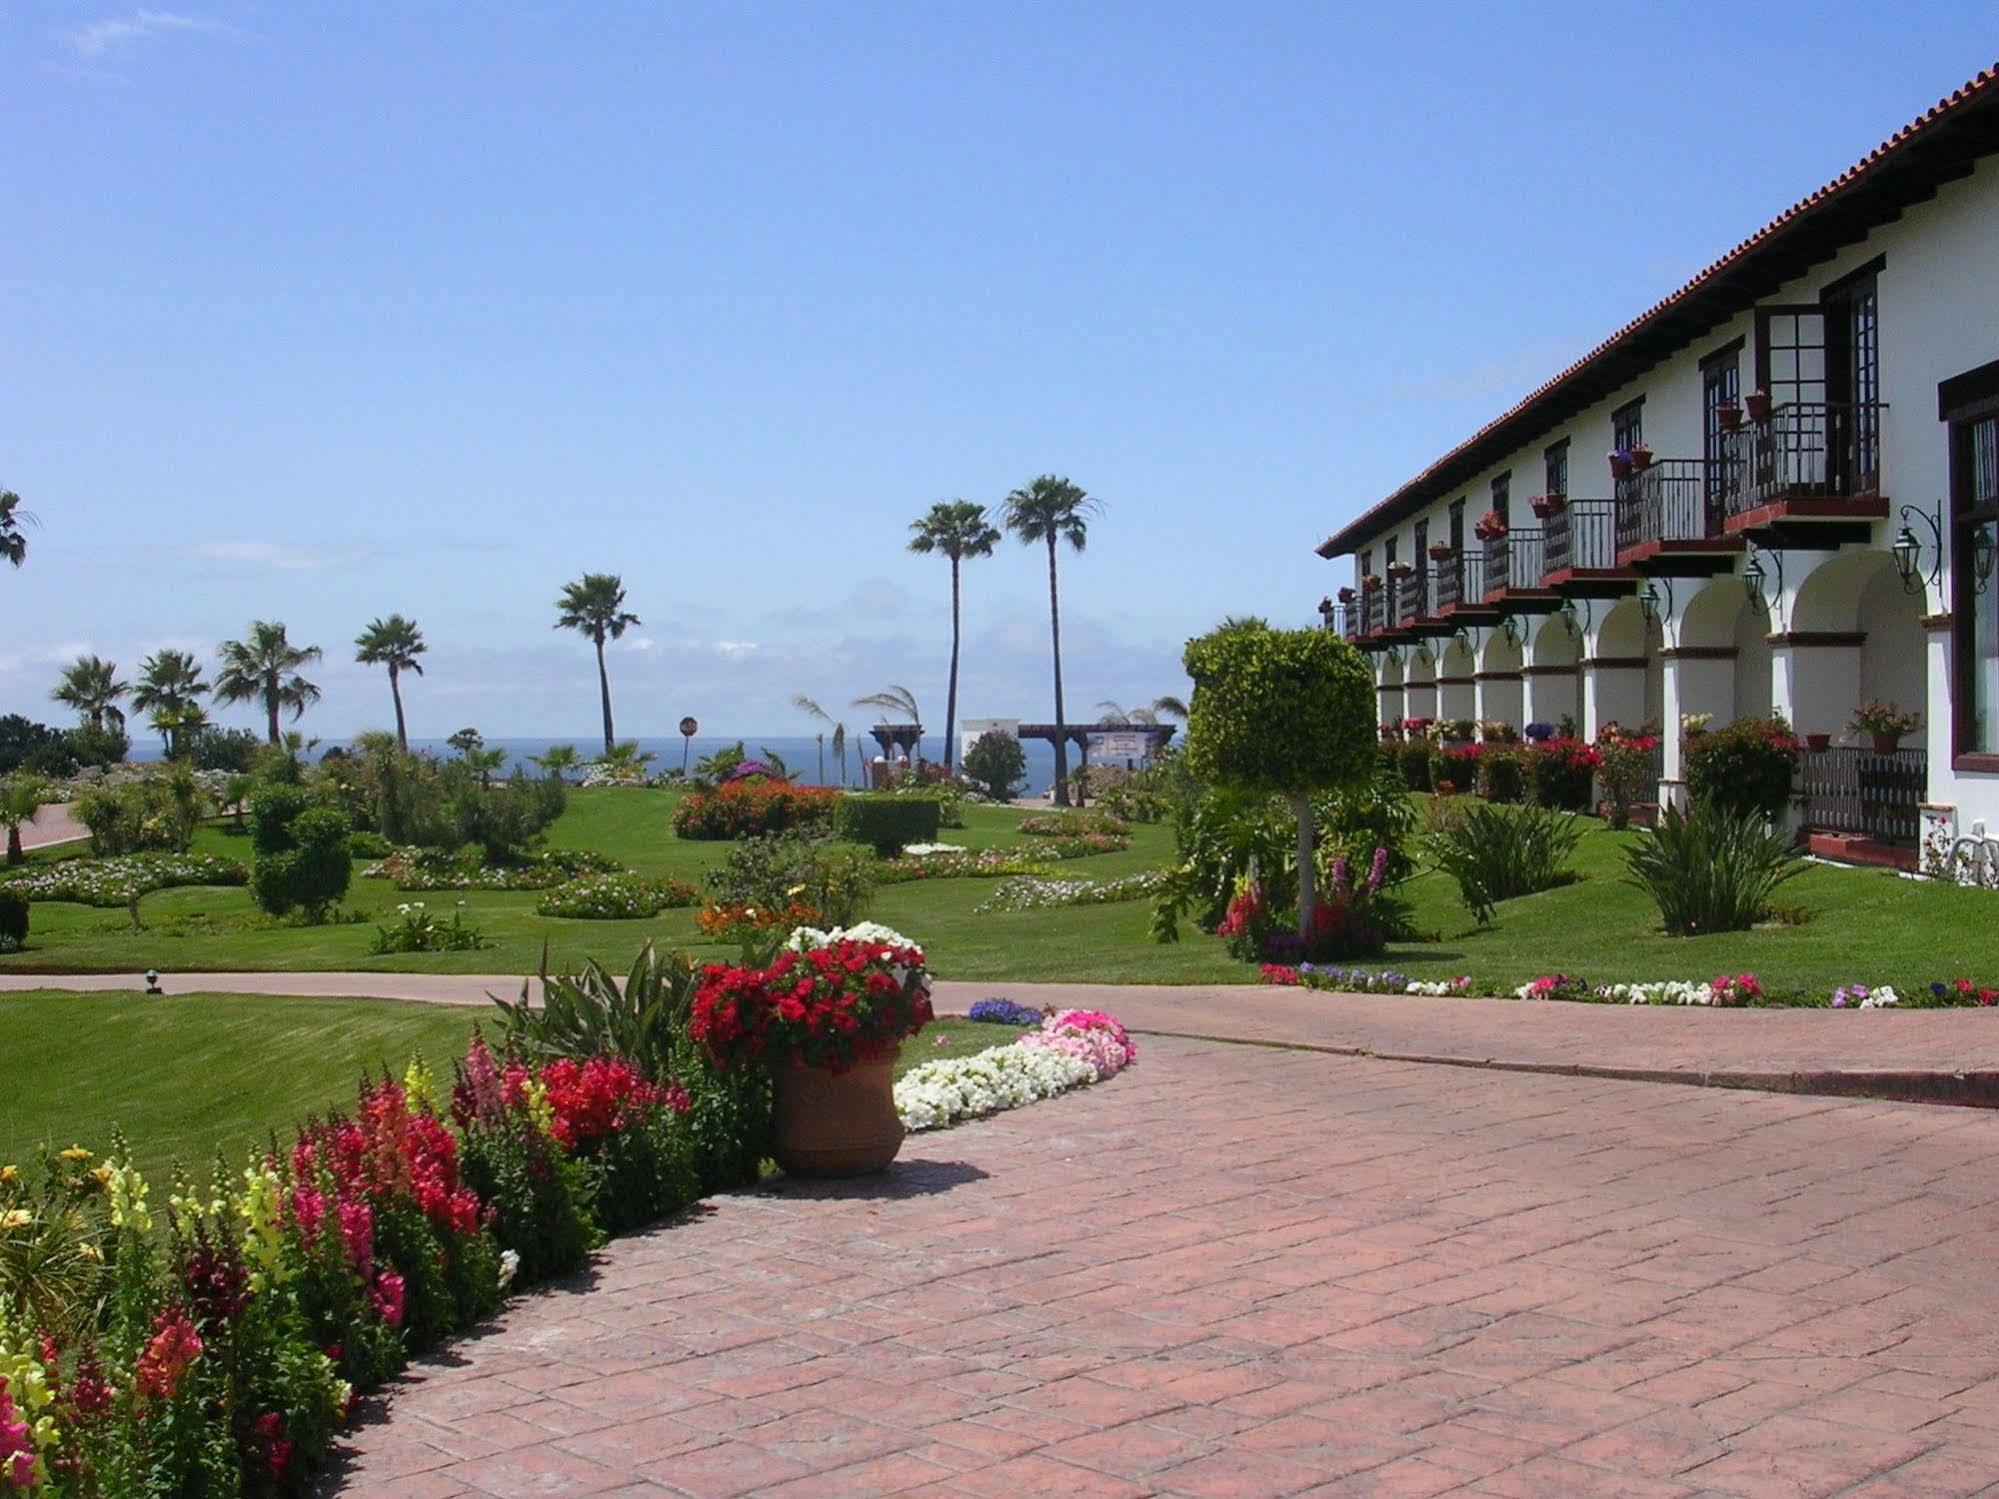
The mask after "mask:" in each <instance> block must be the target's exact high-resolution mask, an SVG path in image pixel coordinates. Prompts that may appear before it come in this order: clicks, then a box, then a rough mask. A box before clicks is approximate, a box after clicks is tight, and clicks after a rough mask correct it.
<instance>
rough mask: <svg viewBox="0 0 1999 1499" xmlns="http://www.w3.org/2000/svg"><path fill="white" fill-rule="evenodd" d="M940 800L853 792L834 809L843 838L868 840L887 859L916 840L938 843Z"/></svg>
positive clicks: (860, 840)
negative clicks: (856, 793) (938, 801)
mask: <svg viewBox="0 0 1999 1499" xmlns="http://www.w3.org/2000/svg"><path fill="white" fill-rule="evenodd" d="M941 819H942V812H941V809H940V808H939V807H938V805H937V803H936V802H934V801H930V800H928V799H926V798H924V797H920V796H880V795H854V794H851V793H850V794H849V795H846V796H843V797H841V798H840V800H839V802H838V803H837V804H836V805H835V807H834V809H833V826H834V828H835V830H836V831H837V832H838V833H839V835H840V836H841V837H842V838H845V839H847V840H849V841H850V842H853V843H865V844H867V845H868V846H869V847H870V848H872V849H873V850H874V851H875V852H876V853H877V854H879V855H881V857H882V858H884V859H893V858H896V857H898V856H899V855H900V854H901V853H902V851H903V849H904V848H905V847H906V846H908V845H909V844H912V843H935V842H936V841H937V832H938V829H939V827H940V826H941V825H942V820H941Z"/></svg>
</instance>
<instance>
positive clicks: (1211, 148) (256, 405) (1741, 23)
mask: <svg viewBox="0 0 1999 1499" xmlns="http://www.w3.org/2000/svg"><path fill="white" fill-rule="evenodd" d="M1995 57H1999V10H1995V7H1994V6H1993V5H1992V4H1990V3H1981V4H1977V5H1944V4H1925V5H1922V6H1907V5H1880V6H1876V7H1871V8H1863V7H1858V6H1840V7H1834V8H1827V7H1824V6H1823V5H1758V6H1744V5H1735V6H1728V7H1722V8H1717V7H1715V6H1713V5H1711V4H1708V5H1671V4H1667V5H1660V4H1648V5H1585V4H1573V5H1571V4H1532V5H1530V4H1481V5H1430V6H1418V7H1408V6H1361V5H1354V6H1343V5H1334V6H1329V5H1308V4H1298V5H1284V4H1277V5H1262V6H1257V7H1253V8H1251V7H1240V6H1231V5H1221V4H1214V5H1205V6H1191V5H1168V4H1142V5H1141V4H1129V5H1094V4H1083V5H1075V4H1060V5H1057V4H1031V5H1012V6H1004V7H1002V6H995V5H988V6H978V7H975V6H967V5H953V6H940V5H924V6H917V5H889V4H882V5H868V6H859V5H849V6H833V5H823V4H822V5H812V6H807V5H802V4H769V5H761V6H743V5H725V6H720V5H718V6H653V5H646V6H640V5H617V4H609V3H604V4H592V5H583V6H577V5H571V4H567V3H544V4H507V3H500V0H481V3H478V4H471V3H467V4H459V5H444V4H419V3H395V4H389V3H380V4H371V3H341V4H333V3H325V4H320V3H303V0H299V3H283V4H279V3H265V4H245V3H233V0H215V3H200V0H160V5H159V7H158V8H153V9H141V8H134V7H129V6H119V5H104V4H94V3H88V0H11V3H7V0H0V97H5V98H6V100H7V101H8V102H7V107H6V108H5V110H4V111H0V202H4V204H5V205H6V214H5V218H6V228H5V232H4V233H0V487H8V488H13V489H16V490H18V491H20V493H21V494H22V495H23V496H24V498H25V500H26V503H27V505H28V507H29V508H30V509H31V510H33V511H35V512H36V513H37V514H38V516H39V518H40V520H41V525H40V527H39V529H37V530H36V531H35V532H33V533H32V541H31V544H32V547H33V551H32V553H31V557H30V560H29V564H28V566H27V567H26V568H25V569H23V570H22V571H21V572H19V573H15V574H11V575H8V576H6V577H0V712H4V711H10V710H12V711H25V712H28V713H31V714H37V715H45V716H46V715H53V714H55V713H58V712H59V711H60V710H58V709H56V708H55V706H54V705H53V704H50V703H48V702H47V699H46V693H47V689H48V686H49V684H50V682H51V681H52V679H53V677H54V675H55V671H56V668H57V664H58V663H60V662H61V661H62V660H65V659H67V658H68V657H70V656H73V655H74V654H75V653H76V652H77V651H79V650H83V649H89V650H94V651H97V652H99V653H102V654H106V655H110V656H113V657H115V658H116V659H118V660H119V661H120V662H121V664H125V665H128V666H130V665H132V664H135V663H136V659H137V657H138V656H140V655H141V654H143V653H145V652H146V651H149V650H152V649H156V648H158V647H159V646H161V645H165V644H178V645H187V646H194V647H196V648H199V649H201V650H203V651H204V652H206V651H208V650H210V649H212V646H213V643H214V642H215V641H216V640H218V639H222V638H226V637H228V636H229V635H231V634H233V633H235V632H237V631H239V630H240V629H241V628H242V627H243V625H244V624H245V623H246V622H247V621H248V620H250V619H252V618H259V617H277V618H282V619H284V620H285V621H287V623H288V624H289V625H290V626H291V629H292V633H293V636H294V638H295V639H302V640H308V641H313V642H317V643H319V644H321V645H323V646H324V647H326V648H327V651H328V657H329V659H328V661H327V663H326V664H325V666H324V667H323V668H321V670H320V671H319V673H318V680H319V681H320V682H321V684H322V685H323V686H324V688H325V689H326V698H325V701H324V703H323V704H322V705H321V706H320V707H319V708H318V709H316V710H315V711H314V712H313V714H312V715H310V717H309V718H308V720H307V727H308V728H309V729H311V730H313V731H315V732H318V733H321V734H324V735H327V736H339V735H345V734H348V733H351V732H353V731H355V730H358V729H361V728H365V727H369V726H372V725H378V724H380V723H382V722H384V721H385V719H386V717H387V707H388V704H387V691H386V687H385V685H384V684H383V682H382V680H381V679H380V677H379V675H378V674H371V673H369V672H367V671H365V670H364V669H362V668H359V667H357V666H355V665H353V664H352V662H351V660H350V659H349V658H350V657H351V655H352V650H351V647H350V646H349V645H348V642H350V641H351V639H352V638H353V636H354V635H355V633H356V632H357V631H358V630H359V629H360V627H361V626H362V625H363V624H365V623H366V621H367V620H368V619H369V618H370V617H372V616H373V615H376V614H379V613H387V612H389V611H392V610H400V611H401V612H403V613H406V614H410V615H413V616H415V617H416V618H417V619H418V620H419V621H420V622H421V623H422V625H423V626H424V628H425V631H426V633H427V635H428V636H429V639H430V641H431V646H432V650H431V655H430V658H429V665H430V671H429V675H428V677H427V678H426V679H425V680H424V681H423V682H421V683H417V684H415V685H414V686H413V689H412V691H411V695H410V706H411V714H412V731H413V732H415V733H418V734H435V735H442V734H445V733H448V732H450V731H451V730H452V729H454V728H457V727H459V726H460V725H463V724H476V725H478V726H479V727H480V728H481V729H483V730H484V731H485V732H486V733H488V734H489V735H495V736H498V735H508V734H515V735H526V734H544V733H546V734H575V735H578V736H579V737H585V738H587V737H588V735H589V733H590V731H591V729H592V726H593V724H594V722H595V681H594V673H593V671H592V668H591V666H590V661H589V653H588V648H587V646H586V645H585V644H584V643H583V642H581V641H580V640H577V639H574V638H572V637H568V636H558V635H556V634H555V633H554V632H553V631H552V630H551V629H550V627H549V625H550V620H551V618H552V611H551V608H550V604H551V601H552V600H553V599H554V597H555V595H556V592H557V590H558V588H559V586H560V585H561V583H562V582H563V581H564V580H565V579H567V578H569V577H573V576H575V575H576V574H578V573H580V572H581V571H583V570H585V569H592V570H614V571H618V572H621V573H622V574H623V575H624V577H625V579H626V582H627V585H628V587H629V589H630V593H631V602H632V606H633V608H634V609H635V610H636V611H637V612H638V613H639V614H640V615H641V616H643V618H644V621H645V624H644V627H643V628H642V629H641V630H639V631H636V632H634V634H633V635H632V636H630V637H628V638H627V641H626V642H625V644H624V646H623V647H622V648H621V649H619V650H618V651H617V653H616V655H615V657H614V660H613V665H612V670H613V686H614V690H615V692H616V695H617V700H618V707H619V726H620V730H621V731H622V732H628V733H661V732H671V728H672V725H673V724H674V722H675V721H677V720H678V718H679V717H680V716H681V714H683V713H688V712H692V713H695V714H697V715H698V716H700V717H701V719H702V720H703V722H704V724H705V725H708V726H711V727H713V728H715V729H717V730H723V731H728V732H737V731H741V732H747V733H751V734H756V733H764V734H777V733H785V732H797V731H803V730H804V729H805V727H806V726H805V725H804V724H803V722H802V721H800V720H799V719H798V718H797V716H796V715H795V714H794V713H793V711H792V710H791V709H790V707H789V703H790V699H791V696H792V694H793V693H796V692H807V693H810V694H812V695H814V696H816V697H818V698H820V699H821V700H822V701H824V702H827V703H828V705H829V706H830V705H832V704H833V703H836V702H839V703H844V702H846V701H847V700H849V699H851V698H853V697H855V696H858V695H859V694H861V693H863V692H869V691H874V690H876V689H878V688H879V687H881V686H882V685H884V684H886V683H888V682H903V683H907V684H908V685H909V686H911V687H912V688H914V689H915V690H916V692H917V694H918V696H919V697H920V698H921V699H922V700H923V701H924V703H925V706H926V717H927V718H928V719H929V720H930V721H931V722H932V723H933V724H939V725H941V722H942V708H943V679H944V662H945V653H946V648H947V645H948V634H947V627H946V604H947V598H948V592H947V581H946V579H947V574H946V570H945V567H944V566H943V564H942V563H941V562H939V561H937V560H935V559H927V558H918V557H911V556H909V555H907V554H906V553H905V552H904V551H903V544H904V541H905V539H906V529H905V528H906V526H907V523H908V522H909V520H910V519H912V518H913V517H914V516H916V515H917V514H918V513H920V512H921V511H922V510H923V509H924V508H926V507H927V506H928V504H929V503H930V502H931V501H933V500H937V499H944V498H956V497H963V498H968V499H976V500H981V501H987V502H995V503H996V502H997V501H998V500H999V499H1000V498H1002V497H1003V496H1004V494H1005V493H1006V491H1007V490H1008V489H1010V488H1012V487H1013V486H1015V485H1017V484H1019V483H1022V482H1024V481H1025V480H1027V479H1029V478H1031V477H1032V476H1033V475H1034V474H1036V473H1039V472H1043V471H1048V470H1053V471H1058V472H1063V473H1067V474H1069V475H1070V476H1071V477H1073V478H1074V479H1075V480H1077V481H1078V482H1079V483H1081V484H1083V485H1084V486H1085V487H1087V488H1088V489H1090V490H1091V491H1092V492H1094V493H1096V494H1098V495H1100V496H1101V497H1102V498H1103V500H1104V502H1105V506H1106V508H1105V511H1104V514H1103V515H1102V517H1101V518H1100V519H1099V520H1098V521H1097V522H1096V523H1095V525H1094V526H1093V529H1092V535H1091V542H1090V547H1089V550H1088V551H1087V552H1086V553H1085V554H1083V555H1082V556H1080V557H1072V556H1070V555H1067V554H1065V555H1064V557H1063V562H1062V566H1063V579H1064V601H1065V606H1066V607H1065V621H1064V624H1065V632H1064V643H1065V653H1064V655H1065V666H1066V670H1067V676H1068V683H1069V692H1068V701H1069V704H1070V711H1071V715H1072V716H1076V715H1077V714H1078V713H1079V711H1086V710H1087V709H1088V708H1089V707H1090V705H1092V704H1094V703H1096V702H1097V701H1098V700H1100V699H1103V698H1113V699H1117V700H1120V701H1126V702H1132V701H1143V700H1147V699H1149V698H1151V697H1152V696H1154V695H1156V694H1158V693H1160V692H1163V691H1169V690H1170V691H1179V690H1183V687H1182V678H1181V674H1180V671H1179V666H1178V658H1179V649H1180V645H1181V643H1182V642H1183V641H1184V639H1185V638H1186V637H1187V636H1188V635H1190V634H1193V633H1197V632H1199V631H1200V630H1201V629H1203V628H1205V627H1206V626H1207V625H1208V624H1210V623H1212V622H1213V621H1214V620H1215V619H1216V618H1218V617H1219V616H1221V615H1222V614H1225V613H1229V612H1248V611H1254V612H1260V613H1264V614H1268V615H1270V616H1271V617H1273V618H1276V619H1279V620H1283V621H1288V622H1296V623H1307V622H1310V621H1311V620H1312V619H1313V618H1314V616H1313V614H1312V606H1313V605H1314V604H1315V603H1316V601H1317V600H1318V598H1319V597H1320V596H1321V595H1322V594H1323V593H1325V592H1327V591H1328V590H1329V589H1330V588H1331V587H1333V586H1335V585H1336V583H1337V581H1338V579H1337V578H1335V576H1334V574H1333V568H1332V567H1331V565H1329V564H1326V563H1324V562H1321V561H1319V560H1318V559H1317V558H1316V557H1314V556H1313V555H1312V552H1311V547H1312V545H1313V544H1314V543H1315V542H1317V541H1318V540H1319V539H1320V538H1321V537H1323V536H1324V535H1325V534H1326V533H1327V532H1328V531H1329V530H1331V529H1332V528H1333V527H1334V526H1335V525H1337V524H1338V523H1339V522H1340V521H1342V520H1343V519H1345V518H1347V517H1348V516H1350V515H1352V514H1353V513H1355V512H1356V511H1357V510H1359V509H1361V508H1363V507H1364V506H1365V505H1367V504H1369V503H1371V502H1372V501H1373V500H1375V499H1378V498H1379V497H1380V496H1381V495H1382V494H1383V493H1385V492H1386V491H1387V490H1389V489H1390V488H1392V487H1394V486H1395V485H1396V484H1398V483H1399V482H1401V481H1402V480H1403V479H1405V478H1407V477H1408V476H1409V474H1411V473H1412V472H1414V471H1415V470H1416V469H1418V468H1420V467H1421V466H1422V465H1423V464H1424V463H1426V462H1428V461H1429V460H1430V459H1431V458H1432V457H1434V456H1435V455H1436V453H1438V452H1439V451H1441V450H1442V449H1444V448H1446V447H1448V446H1449V445H1451V444H1452V443H1454V442H1456V441H1457V440H1458V439H1460V438H1462V437H1463V436H1464V435H1466V433H1467V432H1469V431H1470V430H1471V429H1472V428H1474V427H1476V426H1477V425H1478V424H1479V423H1481V422H1482V421H1484V420H1485V419H1486V418H1487V417H1489V416H1490V415H1492V414H1493V413H1494V412H1496V411H1497V410H1498V409H1499V408H1501V407H1502V406H1504V405H1505V404H1508V403H1510V402H1511V401H1512V400H1513V399H1514V398H1515V397H1517V396H1518V395H1520V394H1521V393H1523V392H1524V391H1525V390H1527V389H1528V388H1530V387H1531V386H1533V385H1534V384H1536V383H1538V382H1539V381H1540V380H1541V379H1543V378H1545V377H1546V376H1547V375H1549V374H1551V373H1552V372H1554V371H1555V370H1556V369H1558V368H1560V367H1561V366H1562V365H1564V364H1566V363H1567V362H1568V361H1569V360H1570V359H1571V358H1573V357H1574V356H1575V355H1576V354H1578V353H1580V352H1581V351H1582V350H1583V349H1585V348H1587V347H1588V346H1589V345H1590V344H1592V343H1594V342H1595V341H1596V340H1597V339H1599V338H1601V337H1602V336H1603V335H1604V334H1606V333H1607V332H1609V331H1610V330H1611V329H1612V328H1614V327H1616V326H1617V325H1619V324H1621V323H1622V322H1623V321H1625V320H1626V319H1627V318H1629V317H1630V316H1632V315H1633V314H1635V313H1636V312H1637V311H1639V310H1641V309H1642V308H1643V307H1644V306H1646V305H1648V304H1649V303H1650V302H1651V301H1652V300H1654V299H1655V298H1657V297H1658V296H1660V295H1662V294H1663V293H1664V292H1666V291H1667V290H1669V289H1671V287H1673V286H1674V285H1676V284H1677V283H1678V282H1679V281H1681V280H1683V279H1684V278H1685V277H1686V276H1688V275H1689V274H1691V273H1692V272H1693V271H1695V270H1697V269H1698V268H1699V267H1700V266H1701V265H1703V264H1705V263H1706V262H1707V261H1709V260H1711V259H1713V258H1714V257H1715V256H1716V255H1718V254H1720V253H1721V252H1722V251H1723V250H1725V249H1726V248H1727V247H1728V246H1730V245H1732V244H1733V243H1735V242H1736V241H1737V240H1739V239H1740V238H1742V237H1743V236H1744V235H1746V234H1748V233H1749V232H1751V231H1752V230H1753V229H1755V228H1756V227H1757V226H1758V225H1760V224H1761V223H1763V222H1764V221H1765V220H1767V219H1768V218H1770V217H1771V216H1773V215H1774V214H1775V213H1776V212H1777V211H1779V210H1780V209H1781V208H1783V207H1784V206H1786V205H1787V204H1789V203H1790V202H1792V201H1793V200H1795V199H1796V198H1798V197H1800V196H1802V195H1803V194H1805V193H1806V192H1809V191H1810V190H1812V189H1813V188H1815V187H1817V186H1818V185H1819V184H1821V183H1822V182H1824V181H1826V180H1828V179H1829V178H1830V177H1832V176H1833V175H1834V174H1836V173H1837V172H1838V171H1839V170H1841V169H1842V168H1843V167H1845V166H1846V165H1847V164H1849V163H1850V162H1851V161H1853V160H1854V159H1856V158H1857V157H1859V156H1860V155H1862V154H1863V153H1865V152H1866V151H1867V150H1869V149H1871V148H1872V147H1873V146H1874V145H1875V144H1876V143H1878V142H1879V141H1880V140H1881V139H1882V138H1884V137H1885V136H1886V135H1888V134H1889V133H1890V132H1892V131H1893V130H1894V129H1896V128H1897V127H1899V126H1900V125H1901V124H1903V123H1904V122H1906V121H1907V120H1908V119H1910V118H1911V117H1913V116H1914V115H1916V114H1917V113H1919V112H1920V111H1921V110H1923V109H1925V108H1927V107H1928V106H1929V105H1930V104H1932V103H1934V102H1935V100H1936V99H1937V98H1938V97H1940V96H1941V95H1943V94H1944V93H1946V92H1948V91H1949V90H1950V89H1952V88H1954V87H1956V86H1957V85H1958V84H1959V83H1960V82H1962V81H1963V80H1964V79H1966V78H1968V77H1969V76H1970V75H1971V74H1972V73H1974V72H1975V71H1977V69H1978V68H1980V67H1981V66H1984V65H1986V64H1988V63H1989V62H1991V61H1992V60H1993V59H1994V58H1995ZM1045 590H1046V579H1045V572H1044V571H1043V567H1042V562H1041V559H1040V558H1039V557H1038V556H1036V555H1034V554H1032V553H1029V552H1027V551H1025V550H1024V549H1022V548H1021V547H1019V546H1018V545H1016V544H1013V543H1011V542H1009V543H1008V545H1007V547H1006V549H1005V550H1004V551H1003V552H1002V553H1001V554H1000V555H999V556H998V557H996V558H994V559H993V560H992V561H989V562H980V563H977V564H975V565H973V566H972V567H970V568H969V569H968V574H967V580H966V594H967V598H966V659H965V667H964V683H963V688H962V691H961V712H966V713H972V714H1022V715H1028V716H1037V717H1038V716H1042V715H1044V714H1046V713H1047V711H1048V708H1049V687H1048V666H1047V618H1046V608H1047V604H1046V591H1045ZM933 705H934V706H933ZM228 716H229V717H230V718H231V720H232V721H233V720H234V718H236V717H239V716H240V717H241V718H242V719H243V721H244V722H246V723H247V722H248V721H249V717H248V715H240V714H237V713H232V714H230V715H228ZM855 716H856V717H859V716H863V715H855Z"/></svg>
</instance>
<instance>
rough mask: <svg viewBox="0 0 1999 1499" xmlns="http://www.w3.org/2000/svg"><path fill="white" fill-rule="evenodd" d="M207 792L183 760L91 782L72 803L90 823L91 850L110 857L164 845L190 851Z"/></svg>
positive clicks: (167, 849)
mask: <svg viewBox="0 0 1999 1499" xmlns="http://www.w3.org/2000/svg"><path fill="white" fill-rule="evenodd" d="M202 806H203V798H202V794H201V788H200V786H199V785H198V784H197V783H196V781H195V779H194V775H193V773H192V772H190V771H189V770H188V768H187V767H186V766H185V765H174V766H170V767H168V768H167V769H165V770H161V771H155V772H152V773H150V774H147V775H143V776H139V777H136V778H134V779H132V780H129V781H123V782H120V783H119V784H117V785H115V786H93V787H91V788H90V789H89V790H87V791H85V792H83V793H82V794H81V795H79V796H78V797H77V798H76V800H75V801H74V802H72V803H71V804H70V809H71V811H72V812H74V813H75V815H76V820H77V821H78V822H80V823H82V824H83V825H84V826H85V827H86V828H88V829H90V851H91V852H92V853H94V854H99V855H102V856H103V857H106V858H116V857H117V856H119V855H121V854H136V853H145V852H148V851H154V850H161V851H165V852H169V853H186V852H187V849H188V845H189V844H191V843H193V842H194V833H195V829H196V828H198V827H199V826H200V825H201V813H202Z"/></svg>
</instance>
